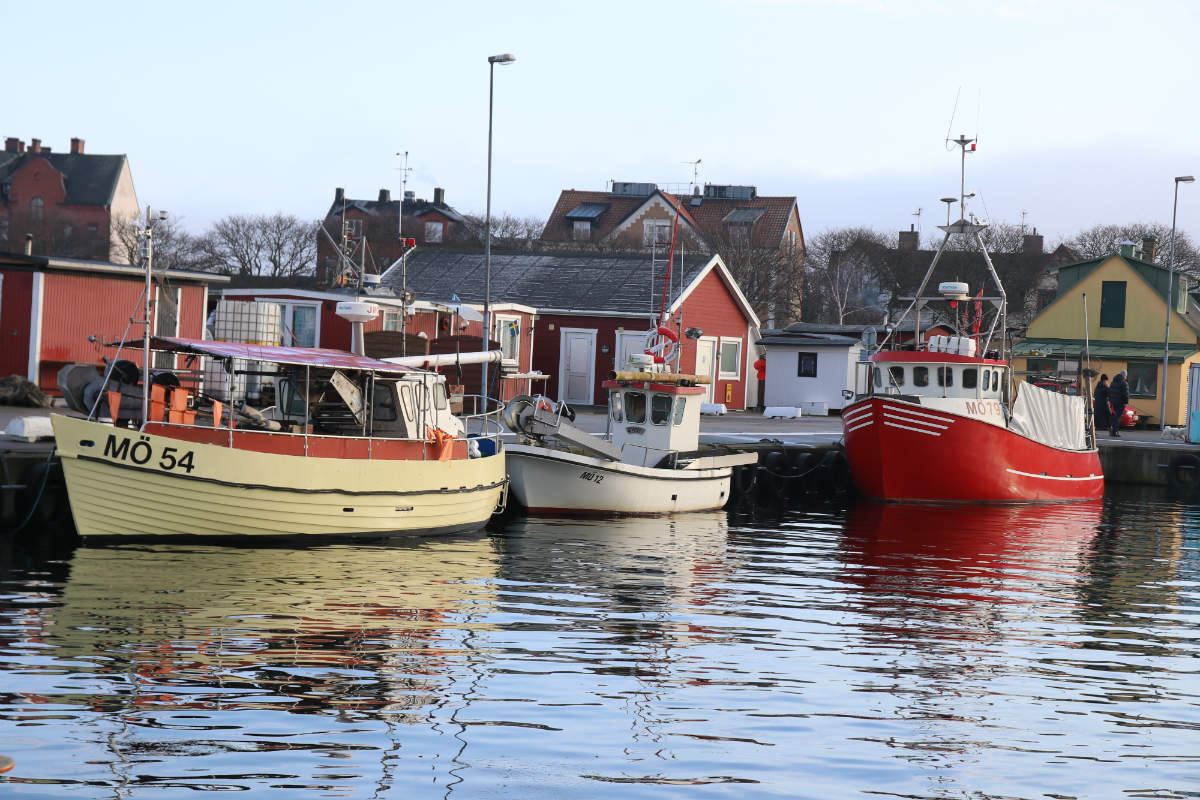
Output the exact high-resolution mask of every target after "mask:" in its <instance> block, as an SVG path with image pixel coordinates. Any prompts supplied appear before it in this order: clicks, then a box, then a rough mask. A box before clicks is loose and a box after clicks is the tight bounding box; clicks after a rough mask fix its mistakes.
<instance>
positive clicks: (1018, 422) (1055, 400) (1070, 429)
mask: <svg viewBox="0 0 1200 800" xmlns="http://www.w3.org/2000/svg"><path fill="white" fill-rule="evenodd" d="M1085 402H1086V400H1085V399H1084V398H1082V397H1076V396H1073V395H1069V394H1060V393H1059V392H1052V391H1050V390H1048V389H1042V388H1040V387H1038V386H1034V385H1033V384H1030V383H1022V384H1021V387H1020V389H1019V390H1018V391H1017V402H1015V403H1013V411H1012V419H1011V420H1010V421H1009V428H1010V429H1011V430H1012V431H1013V432H1014V433H1019V434H1021V435H1022V436H1025V437H1028V438H1030V439H1033V440H1034V441H1035V442H1041V443H1042V444H1045V445H1049V446H1050V447H1057V448H1060V449H1063V450H1087V449H1088V446H1087V436H1086V431H1085V430H1084V409H1085V408H1086V406H1085V405H1084V403H1085Z"/></svg>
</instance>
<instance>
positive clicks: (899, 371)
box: [888, 367, 904, 386]
mask: <svg viewBox="0 0 1200 800" xmlns="http://www.w3.org/2000/svg"><path fill="white" fill-rule="evenodd" d="M888 385H889V386H903V385H904V367H888Z"/></svg>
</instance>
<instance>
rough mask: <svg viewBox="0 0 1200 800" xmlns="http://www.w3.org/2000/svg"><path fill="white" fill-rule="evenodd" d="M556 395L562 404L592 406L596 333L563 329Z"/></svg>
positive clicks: (594, 382) (594, 380)
mask: <svg viewBox="0 0 1200 800" xmlns="http://www.w3.org/2000/svg"><path fill="white" fill-rule="evenodd" d="M558 374H559V378H558V396H559V398H560V399H562V400H563V401H564V402H567V403H574V404H576V405H588V406H590V405H592V404H593V403H594V402H595V400H594V399H593V392H594V387H595V385H596V331H595V330H584V329H580V328H563V329H562V333H561V336H560V338H559V356H558Z"/></svg>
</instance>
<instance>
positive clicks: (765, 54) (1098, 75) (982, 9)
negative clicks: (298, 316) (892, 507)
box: [0, 0, 1200, 244]
mask: <svg viewBox="0 0 1200 800" xmlns="http://www.w3.org/2000/svg"><path fill="white" fill-rule="evenodd" d="M0 8H2V12H3V13H2V14H0V19H3V20H4V27H5V29H6V31H7V35H6V36H5V45H4V51H5V61H6V63H7V64H8V65H9V67H10V78H11V80H10V82H9V89H8V90H7V91H6V92H5V93H4V95H5V99H4V101H3V104H0V136H19V137H20V138H22V139H24V140H25V141H26V142H28V140H29V139H30V138H33V137H37V138H40V139H41V140H42V141H43V143H44V144H46V145H48V146H50V147H52V148H54V149H55V150H67V149H68V147H69V140H70V138H71V137H72V136H78V137H81V138H83V139H85V140H86V142H87V144H86V147H87V151H88V152H89V153H125V154H127V155H128V156H129V159H130V163H131V167H132V171H133V179H134V184H135V186H136V188H137V193H138V199H139V201H140V202H141V204H142V205H143V206H145V205H146V204H147V203H149V204H153V205H154V206H155V208H165V209H169V210H170V211H171V212H172V213H173V214H174V215H176V216H177V217H181V218H182V219H183V222H184V225H185V227H188V228H190V229H192V230H194V231H196V232H199V231H201V230H203V229H204V228H205V227H207V225H209V224H210V223H211V222H213V221H214V220H216V219H217V218H219V217H221V216H223V215H225V214H231V213H271V212H275V211H283V212H285V213H290V214H295V215H297V216H300V217H302V218H311V219H316V218H319V217H322V216H324V214H325V211H326V210H327V209H328V207H329V204H330V202H331V201H332V199H333V194H334V189H335V187H338V186H341V187H345V189H346V193H347V195H348V196H349V197H356V198H366V199H371V198H375V197H376V196H377V195H378V192H379V189H380V188H388V189H390V190H391V191H392V193H393V195H398V194H399V191H400V171H399V166H400V159H399V158H398V157H397V156H396V153H398V152H401V151H408V153H409V165H410V166H411V167H412V172H411V175H410V177H409V183H408V188H409V189H410V190H413V191H415V192H416V193H417V196H418V197H426V198H429V197H431V196H432V193H433V191H432V190H433V188H434V187H435V186H438V187H443V188H444V189H445V190H446V199H447V202H449V203H450V204H451V205H453V206H455V207H456V208H458V209H459V210H460V211H464V212H479V213H482V212H483V209H484V206H485V198H486V185H487V124H488V63H487V57H488V56H489V55H492V54H496V53H505V52H509V53H513V54H514V55H515V56H516V58H517V60H516V62H515V63H514V64H511V65H508V66H503V67H497V68H496V70H495V90H496V93H495V134H494V161H493V178H492V186H493V188H492V208H493V213H502V212H508V213H512V214H516V215H518V216H537V217H540V218H545V217H546V216H547V215H548V214H549V212H550V210H551V208H552V207H553V205H554V201H555V199H556V198H557V196H558V193H559V192H560V191H561V190H562V189H568V188H574V189H604V188H606V184H607V182H608V181H609V180H612V179H616V180H625V181H651V182H656V183H658V184H659V185H660V186H663V187H664V188H674V189H686V188H687V185H688V184H689V183H690V182H691V180H692V174H693V173H692V166H691V165H690V164H688V163H686V162H693V161H696V160H697V159H701V163H700V165H699V180H700V182H701V183H704V182H709V183H723V184H752V185H754V186H757V187H758V191H759V193H760V194H764V195H795V196H796V197H797V199H798V201H799V208H800V217H801V221H802V223H803V225H804V228H805V232H806V234H807V235H808V236H813V235H815V234H816V233H819V232H820V231H821V230H823V229H826V228H829V227H833V226H843V225H871V226H874V227H877V228H879V229H881V230H889V231H890V230H899V229H901V228H907V227H908V226H909V225H910V224H912V223H915V222H916V221H917V218H916V217H914V216H913V213H914V212H915V211H916V210H917V209H918V208H921V209H923V213H922V216H921V217H920V223H921V227H922V229H923V230H924V231H925V232H926V233H927V234H928V233H929V232H930V231H931V230H932V226H933V225H935V224H938V223H939V222H944V219H945V206H944V205H943V204H941V203H939V202H938V198H940V197H943V196H947V195H950V194H955V193H956V192H957V188H958V157H957V156H956V155H955V154H954V153H952V152H949V151H948V150H947V149H946V146H945V144H944V141H945V139H946V136H947V133H950V134H951V135H957V134H960V133H965V134H967V135H975V134H978V136H979V140H980V141H979V150H978V153H977V154H976V155H974V156H972V157H971V162H972V163H970V164H969V165H968V167H969V168H968V176H967V188H968V189H972V188H973V189H975V190H977V191H978V192H979V195H980V197H981V198H982V204H977V205H976V206H975V207H974V210H975V211H976V212H977V213H979V214H981V216H985V217H987V218H989V219H991V220H993V221H1008V222H1020V221H1021V212H1022V211H1025V212H1026V222H1027V224H1028V225H1030V226H1036V227H1037V228H1038V229H1039V230H1040V231H1041V232H1042V233H1045V234H1046V235H1047V238H1048V240H1049V241H1048V244H1051V243H1054V242H1056V241H1057V240H1058V239H1060V238H1061V237H1063V236H1068V235H1070V234H1071V233H1073V232H1075V231H1077V230H1079V229H1081V228H1084V227H1088V226H1090V225H1093V224H1097V223H1125V222H1133V221H1139V220H1149V221H1159V222H1163V223H1165V224H1168V225H1169V224H1170V222H1171V203H1172V192H1173V189H1174V182H1173V177H1174V176H1176V175H1184V174H1197V173H1200V69H1198V67H1200V56H1198V55H1197V53H1200V44H1197V42H1198V41H1200V6H1198V5H1197V4H1195V3H1192V2H1187V0H1180V2H1169V1H1167V0H1163V1H1162V2H1143V3H1139V4H1130V3H1128V2H1116V1H1115V0H1086V2H1085V1H1083V0H1080V1H1078V2H1076V0H1060V1H1059V2H1053V0H1051V1H1049V2H1034V0H1010V1H1008V2H1005V1H1004V0H998V1H997V2H991V3H969V2H966V0H959V1H958V2H950V1H949V0H904V2H898V1H897V2H884V1H883V0H844V1H842V2H838V1H837V0H742V2H737V3H733V2H729V3H721V2H703V1H693V2H677V3H676V2H619V1H614V0H605V2H593V3H563V2H548V3H526V2H517V1H516V0H510V2H506V3H502V2H478V3H476V2H444V3H405V2H387V3H384V2H379V3H365V2H339V3H330V2H321V3H316V2H312V3H308V2H289V3H283V2H237V3H233V2H220V1H219V0H211V1H209V2H205V3H203V4H201V3H187V2H183V3H165V2H159V3H154V4H147V3H138V2H123V3H119V4H112V3H85V2H78V3H60V2H42V3H31V2H18V1H17V0H5V2H4V3H3V5H2V6H0ZM956 97H957V109H956V108H955V103H956ZM952 116H953V122H952V121H951V120H952ZM1179 226H1180V228H1181V229H1183V230H1186V231H1188V232H1189V233H1190V234H1191V235H1192V237H1193V238H1200V183H1197V184H1193V185H1191V186H1183V187H1182V188H1181V191H1180V210H1179Z"/></svg>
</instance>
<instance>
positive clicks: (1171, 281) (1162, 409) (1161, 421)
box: [1118, 175, 1195, 428]
mask: <svg viewBox="0 0 1200 800" xmlns="http://www.w3.org/2000/svg"><path fill="white" fill-rule="evenodd" d="M1194 180H1195V178H1193V177H1192V176H1191V175H1182V176H1180V177H1178V178H1176V179H1175V201H1174V203H1173V204H1172V206H1171V259H1170V267H1169V269H1168V278H1167V325H1166V333H1165V334H1163V368H1162V390H1161V391H1160V392H1159V394H1160V395H1161V401H1160V403H1159V409H1158V426H1159V427H1160V428H1165V427H1166V426H1167V356H1168V354H1169V353H1170V350H1171V294H1172V292H1173V290H1174V288H1175V215H1176V212H1177V211H1178V210H1179V184H1181V183H1191V182H1192V181H1194ZM1118 422H1119V420H1118Z"/></svg>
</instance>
